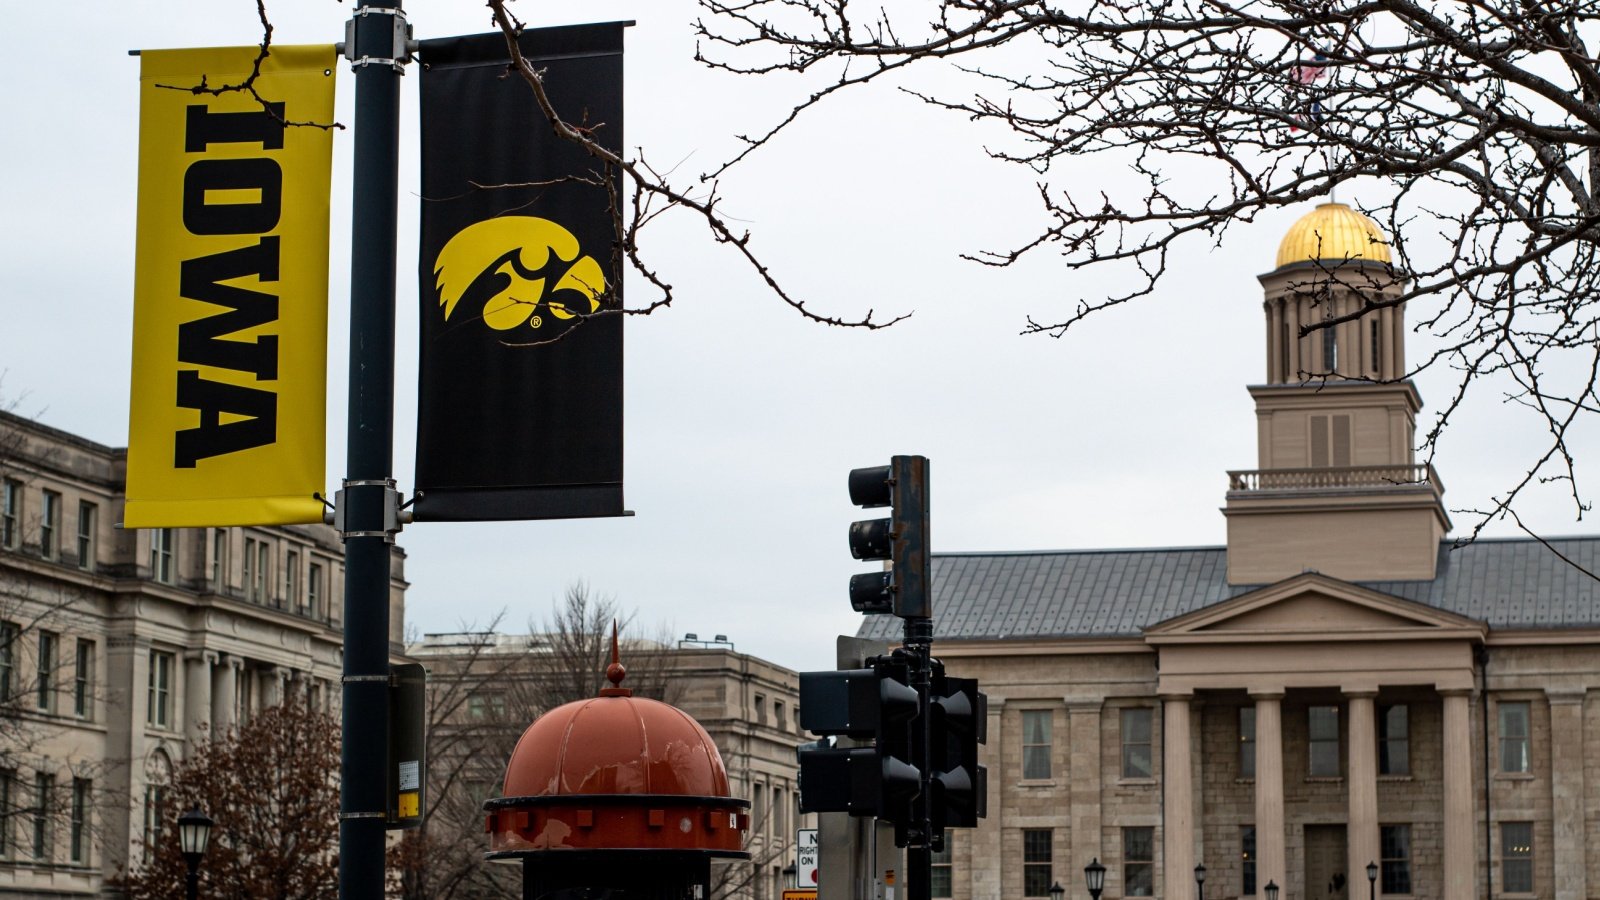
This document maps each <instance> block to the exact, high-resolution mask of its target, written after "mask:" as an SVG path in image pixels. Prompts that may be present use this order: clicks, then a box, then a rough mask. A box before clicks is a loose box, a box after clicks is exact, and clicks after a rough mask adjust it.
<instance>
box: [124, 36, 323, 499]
mask: <svg viewBox="0 0 1600 900" xmlns="http://www.w3.org/2000/svg"><path fill="white" fill-rule="evenodd" d="M258 52H259V51H258V49H257V48H256V47H230V48H221V49H209V50H160V51H149V50H147V51H145V52H144V53H143V54H142V55H141V57H140V60H141V63H142V72H141V79H140V89H139V214H138V250H137V255H136V259H135V264H134V314H133V400H132V405H131V410H130V422H129V428H128V505H127V509H126V511H125V514H124V519H123V524H125V525H126V526H128V527H130V528H150V527H172V526H197V525H269V524H290V523H296V522H320V521H322V504H321V503H320V502H319V501H318V500H317V499H315V498H314V497H313V496H312V494H313V493H315V492H317V491H321V490H323V459H324V456H323V440H324V419H325V410H326V403H327V344H328V341H327V331H328V191H329V184H328V182H329V172H330V169H331V167H332V160H333V154H332V147H333V138H332V132H331V131H329V130H328V129H325V128H318V127H312V126H309V125H286V124H285V123H286V122H320V123H328V122H331V121H332V119H333V85H334V76H333V71H334V48H333V46H332V45H328V46H316V47H276V46H275V47H273V48H272V54H271V55H270V56H269V57H268V58H267V59H266V61H265V62H264V63H263V65H262V67H261V76H260V78H259V79H257V81H256V82H255V87H256V91H257V92H258V93H259V94H260V95H261V97H262V98H264V99H265V100H266V101H267V102H268V104H269V107H268V108H263V107H262V103H261V101H259V100H257V99H256V98H255V97H252V96H251V95H250V94H249V93H248V92H244V91H230V92H226V93H223V94H220V95H217V96H211V95H207V94H197V93H193V92H191V91H189V90H186V88H190V87H193V86H195V85H199V84H201V83H202V82H203V83H205V84H207V85H210V86H219V85H223V84H238V83H240V82H242V81H243V80H244V79H245V78H246V77H248V75H249V74H250V69H251V65H252V63H253V62H254V61H255V58H256V55H257V53H258ZM174 88H178V89H177V90H174Z"/></svg>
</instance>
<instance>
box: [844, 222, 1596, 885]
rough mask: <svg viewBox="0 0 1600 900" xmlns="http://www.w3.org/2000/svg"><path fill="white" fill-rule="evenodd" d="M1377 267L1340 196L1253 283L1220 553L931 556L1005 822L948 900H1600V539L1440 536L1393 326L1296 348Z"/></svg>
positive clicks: (1433, 479)
mask: <svg viewBox="0 0 1600 900" xmlns="http://www.w3.org/2000/svg"><path fill="white" fill-rule="evenodd" d="M1389 263H1390V259H1389V249H1388V247H1387V246H1386V245H1385V243H1384V239H1383V235H1382V233H1381V232H1380V230H1379V229H1378V226H1377V225H1376V224H1375V223H1373V222H1372V221H1371V220H1370V219H1367V218H1366V217H1365V216H1362V215H1360V214H1359V213H1357V212H1355V211H1354V210H1351V209H1350V208H1348V207H1346V206H1343V205H1339V204H1324V205H1322V206H1320V207H1318V208H1317V209H1316V210H1314V211H1313V212H1311V213H1310V214H1308V215H1306V216H1305V217H1304V218H1303V219H1301V220H1300V221H1299V222H1298V223H1296V224H1295V225H1294V227H1293V228H1291V229H1290V231H1289V233H1288V234H1287V235H1286V236H1285V237H1284V239H1283V241H1282V244H1281V247H1280V250H1279V253H1278V258H1277V265H1276V268H1274V269H1273V271H1271V272H1269V273H1268V274H1266V275H1263V276H1261V283H1262V285H1263V287H1264V288H1265V304H1264V311H1265V318H1266V325H1267V328H1266V342H1265V343H1266V366H1265V368H1266V373H1265V374H1266V377H1265V379H1264V380H1263V382H1262V383H1260V384H1257V385H1252V386H1250V388H1249V391H1250V393H1251V395H1252V397H1254V399H1255V402H1256V428H1257V434H1258V442H1257V443H1258V448H1259V449H1258V453H1259V462H1258V464H1257V467H1256V468H1254V469H1250V470H1240V471H1234V472H1229V473H1228V490H1227V493H1226V506H1225V508H1224V509H1223V514H1224V515H1225V516H1226V517H1227V544H1226V546H1222V547H1198V548H1172V549H1149V550H1098V551H1082V552H1027V553H1024V552H1018V553H946V554H939V555H937V556H935V558H934V570H933V574H934V581H935V585H936V587H935V604H936V611H937V618H936V621H935V633H936V643H935V645H934V646H935V652H936V654H937V655H938V656H940V657H941V658H942V659H944V660H945V662H946V664H947V665H948V666H949V668H950V670H951V671H952V672H958V673H959V674H961V675H963V676H971V677H976V678H978V679H980V681H981V683H982V685H983V688H984V690H985V691H986V692H987V693H988V696H989V719H988V745H987V746H986V747H985V748H984V750H983V757H984V761H985V764H986V765H987V766H988V767H989V808H988V818H987V819H986V820H984V821H983V822H982V824H981V826H980V827H979V828H977V829H975V830H972V831H965V832H960V833H957V835H956V837H955V839H954V841H953V842H952V848H951V850H950V852H949V853H948V854H947V855H945V856H943V857H941V858H940V859H939V863H938V867H937V870H936V879H935V887H936V891H935V896H945V897H959V898H984V900H990V898H1021V897H1045V896H1048V893H1049V889H1050V887H1051V886H1052V885H1053V884H1055V883H1057V882H1059V883H1060V884H1061V885H1062V886H1063V887H1064V888H1065V889H1066V891H1067V892H1068V894H1069V895H1072V896H1078V897H1083V896H1086V893H1085V886H1084V881H1083V877H1084V876H1083V869H1084V867H1085V866H1086V865H1088V864H1089V863H1090V862H1091V861H1092V860H1096V859H1098V860H1099V861H1100V862H1101V863H1102V864H1104V865H1105V866H1106V867H1107V873H1106V880H1105V895H1104V896H1105V897H1106V898H1107V900H1121V898H1125V897H1164V898H1168V900H1188V898H1191V897H1197V896H1201V894H1202V890H1203V892H1204V896H1209V897H1239V898H1245V897H1262V896H1264V895H1265V893H1266V886H1267V884H1268V883H1269V882H1271V883H1273V884H1275V885H1276V886H1277V887H1278V888H1279V889H1280V891H1281V893H1280V895H1279V896H1280V898H1282V900H1365V898H1368V897H1376V896H1378V895H1382V896H1385V897H1395V898H1412V900H1472V898H1475V897H1477V898H1485V900H1498V898H1506V900H1513V898H1515V900H1524V898H1536V897H1537V898H1554V900H1584V898H1587V897H1596V896H1600V849H1595V848H1591V847H1590V846H1589V844H1588V839H1589V838H1590V837H1600V754H1595V753H1586V752H1585V748H1588V747H1596V746H1600V603H1597V602H1596V600H1597V596H1600V585H1597V584H1596V582H1595V579H1594V576H1592V575H1591V574H1589V573H1592V572H1597V571H1600V539H1597V538H1592V537H1585V538H1570V539H1552V540H1549V541H1548V545H1546V544H1544V543H1542V542H1540V541H1536V540H1531V539H1528V540H1522V539H1518V540H1478V541H1476V542H1474V543H1472V544H1470V545H1467V546H1464V547H1461V548H1454V547H1453V545H1452V542H1451V541H1450V540H1449V539H1448V538H1447V537H1446V533H1447V532H1448V531H1449V529H1450V520H1449V517H1448V515H1447V514H1446V511H1445V507H1444V505H1443V502H1442V495H1443V491H1444V487H1443V484H1442V482H1441V481H1440V479H1439V476H1438V475H1437V474H1436V473H1435V472H1434V471H1433V469H1432V467H1431V466H1428V465H1423V464H1419V463H1417V462H1416V460H1415V458H1414V457H1413V455H1412V447H1413V446H1414V444H1415V434H1414V429H1415V417H1416V414H1417V412H1418V411H1419V409H1420V408H1421V400H1420V397H1419V396H1418V393H1417V390H1416V388H1415V387H1414V386H1413V385H1412V384H1411V383H1410V382H1409V381H1406V380H1404V379H1403V376H1404V373H1405V371H1406V365H1405V341H1404V335H1405V327H1404V311H1405V310H1404V306H1403V305H1392V306H1383V307H1379V308H1375V309H1372V310H1371V311H1369V312H1367V313H1366V314H1365V315H1362V316H1360V317H1358V318H1352V319H1351V320H1350V321H1347V322H1344V323H1342V324H1338V325H1336V326H1335V327H1332V328H1329V329H1324V330H1319V331H1314V332H1312V333H1310V334H1309V335H1307V336H1304V337H1297V334H1298V329H1299V326H1300V325H1301V324H1302V323H1305V322H1309V321H1313V320H1316V319H1321V318H1326V317H1334V316H1340V315H1344V314H1346V313H1355V312H1358V311H1360V310H1362V309H1363V308H1364V307H1363V306H1362V304H1363V303H1364V302H1367V301H1371V300H1378V301H1381V300H1383V299H1387V298H1392V297H1394V296H1396V294H1397V292H1398V291H1399V290H1400V288H1401V286H1402V281H1401V280H1400V278H1399V277H1397V276H1396V275H1395V273H1394V272H1393V271H1392V269H1391V268H1390V266H1389ZM1240 424H1241V426H1242V425H1243V424H1244V423H1240ZM885 619H887V617H875V618H874V619H873V620H869V621H868V622H867V623H866V624H865V625H864V626H863V629H862V635H863V636H865V637H880V638H890V639H893V638H894V637H895V636H896V632H897V630H898V628H897V627H898V621H897V620H885ZM1591 708H1596V712H1595V713H1590V712H1589V709H1591ZM1369 863H1371V864H1374V865H1375V867H1376V868H1375V870H1374V872H1375V876H1376V877H1375V878H1374V879H1373V880H1371V881H1369V878H1368V864H1369ZM1199 865H1204V867H1205V880H1204V885H1203V888H1202V886H1201V885H1199V884H1197V882H1196V867H1197V866H1199Z"/></svg>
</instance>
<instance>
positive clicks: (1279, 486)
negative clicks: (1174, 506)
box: [1228, 463, 1444, 492]
mask: <svg viewBox="0 0 1600 900" xmlns="http://www.w3.org/2000/svg"><path fill="white" fill-rule="evenodd" d="M1416 485H1430V486H1432V487H1433V488H1434V490H1436V491H1439V492H1443V491H1444V485H1443V484H1442V483H1441V482H1440V481H1439V475H1438V473H1436V472H1434V471H1433V466H1430V465H1427V464H1426V463H1423V464H1420V465H1402V466H1328V467H1324V468H1315V469H1313V468H1307V469H1240V470H1233V471H1230V472H1228V490H1230V491H1296V490H1298V491H1304V490H1337V489H1341V488H1374V487H1380V488H1381V487H1407V486H1416Z"/></svg>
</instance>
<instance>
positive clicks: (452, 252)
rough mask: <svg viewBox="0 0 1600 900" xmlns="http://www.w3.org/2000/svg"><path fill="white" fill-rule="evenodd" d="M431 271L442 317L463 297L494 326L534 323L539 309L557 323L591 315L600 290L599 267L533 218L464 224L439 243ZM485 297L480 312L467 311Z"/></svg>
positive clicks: (574, 243)
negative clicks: (445, 240) (441, 308)
mask: <svg viewBox="0 0 1600 900" xmlns="http://www.w3.org/2000/svg"><path fill="white" fill-rule="evenodd" d="M433 274H434V277H435V278H436V279H438V280H437V282H436V283H435V287H437V288H438V291H439V305H440V306H443V307H444V317H445V320H446V321H448V320H449V319H450V315H451V314H452V313H453V312H455V309H456V306H457V305H458V304H459V303H460V302H461V301H462V300H463V299H465V298H470V299H468V304H467V305H468V307H469V310H470V311H474V312H479V313H480V314H481V318H482V319H483V324H485V325H487V326H489V327H490V328H493V329H494V330H496V331H510V330H511V329H513V328H517V327H520V326H521V325H523V324H524V323H526V324H527V325H528V326H529V327H531V328H539V327H541V326H543V325H544V324H545V319H544V314H545V313H548V314H549V315H551V316H554V317H555V318H556V319H557V320H566V319H572V318H575V317H576V316H579V315H585V314H588V313H593V312H595V311H597V310H599V309H600V296H601V295H602V294H604V293H605V290H606V278H605V273H604V272H602V271H601V269H600V264H599V263H597V262H595V260H594V257H592V256H586V255H582V250H581V249H580V248H579V246H578V239H577V238H576V237H573V235H572V232H570V231H568V230H567V229H565V228H563V227H561V226H560V225H558V224H556V223H555V222H552V221H550V220H549V219H540V218H537V217H535V216H501V217H499V218H495V219H486V220H484V221H482V222H475V223H473V224H471V225H468V226H467V227H466V228H463V229H461V230H460V231H458V232H456V234H455V236H454V237H452V238H450V240H449V241H447V242H445V245H444V249H443V250H440V251H439V257H438V259H436V260H435V261H434V263H433ZM491 276H493V277H491ZM485 294H487V295H488V296H487V297H484V299H483V305H482V308H481V310H478V309H475V308H476V307H477V298H478V297H480V296H483V295H485Z"/></svg>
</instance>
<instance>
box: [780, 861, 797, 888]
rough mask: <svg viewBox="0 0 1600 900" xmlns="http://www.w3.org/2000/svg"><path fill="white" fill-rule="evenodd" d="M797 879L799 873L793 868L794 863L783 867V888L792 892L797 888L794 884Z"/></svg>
mask: <svg viewBox="0 0 1600 900" xmlns="http://www.w3.org/2000/svg"><path fill="white" fill-rule="evenodd" d="M799 878H800V873H799V870H798V869H796V868H795V867H794V863H790V864H788V865H787V866H784V867H783V886H784V887H786V888H789V889H791V890H793V889H794V888H796V887H798V885H797V884H796V882H797V881H799Z"/></svg>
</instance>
